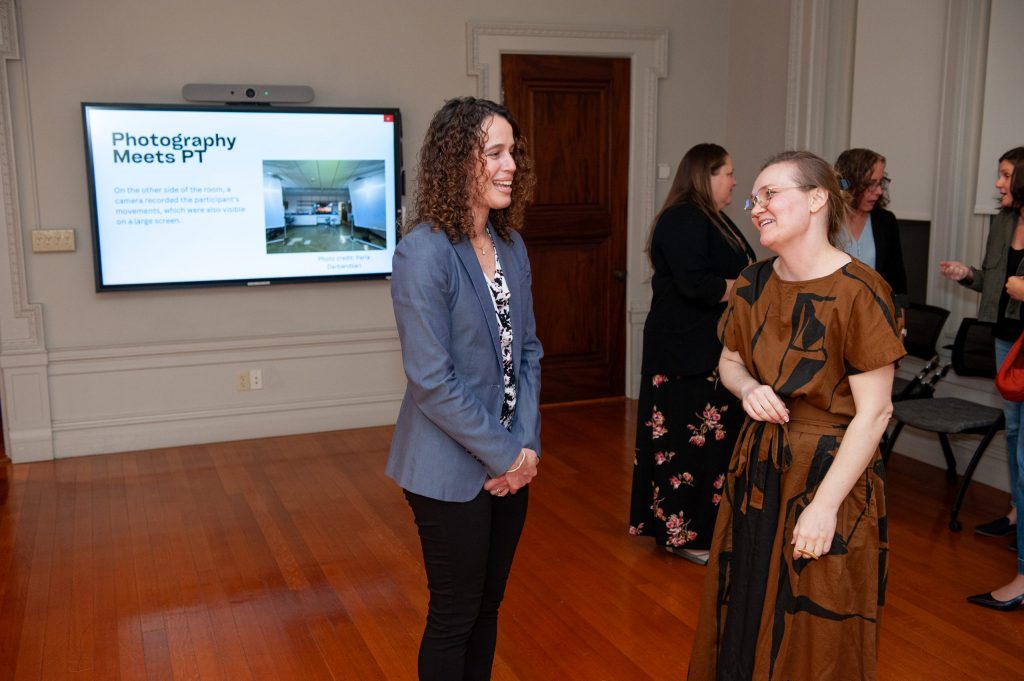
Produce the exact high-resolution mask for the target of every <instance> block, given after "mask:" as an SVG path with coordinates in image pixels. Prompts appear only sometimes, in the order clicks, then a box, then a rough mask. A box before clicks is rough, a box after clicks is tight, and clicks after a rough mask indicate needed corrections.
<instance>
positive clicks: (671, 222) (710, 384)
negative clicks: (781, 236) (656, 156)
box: [629, 144, 754, 564]
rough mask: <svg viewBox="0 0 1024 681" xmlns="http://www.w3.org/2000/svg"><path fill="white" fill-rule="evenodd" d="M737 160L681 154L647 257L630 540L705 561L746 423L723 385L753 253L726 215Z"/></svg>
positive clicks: (714, 150) (704, 151)
mask: <svg viewBox="0 0 1024 681" xmlns="http://www.w3.org/2000/svg"><path fill="white" fill-rule="evenodd" d="M735 186H736V180H735V179H734V178H733V168H732V159H731V158H730V157H729V154H728V152H726V150H725V149H723V148H722V147H720V146H718V145H717V144H698V145H697V146H695V147H693V148H692V149H690V150H689V151H687V152H686V155H685V156H683V160H682V161H681V162H680V164H679V169H678V171H677V172H676V176H675V179H674V180H673V182H672V187H671V189H669V194H668V198H667V199H666V200H665V204H664V206H663V207H662V209H661V212H660V213H659V214H658V216H657V218H656V219H655V221H654V225H653V226H652V229H651V235H650V237H649V239H648V246H647V253H648V255H649V256H650V259H651V266H652V267H653V269H654V274H653V276H652V277H651V287H652V289H653V298H652V300H651V309H650V312H649V313H648V314H647V322H646V324H645V325H644V347H643V366H642V368H641V374H642V380H641V386H640V400H639V404H638V413H637V432H636V460H635V462H634V463H635V466H634V469H633V494H632V501H631V503H630V528H629V529H630V533H631V534H638V535H649V536H653V537H654V539H655V541H656V542H657V544H658V545H661V546H665V548H666V549H668V550H669V551H671V552H672V553H675V554H677V555H680V556H682V557H684V558H687V559H689V560H691V561H693V562H696V563H699V564H704V563H706V562H707V554H708V549H709V548H710V546H711V534H712V530H713V529H714V526H715V517H716V515H717V512H718V503H719V501H720V499H721V494H722V483H723V481H724V479H725V469H726V466H727V464H728V462H729V456H730V455H731V453H732V449H733V445H734V444H735V442H736V431H737V429H738V427H739V425H740V423H742V421H743V410H742V409H740V408H739V407H738V404H737V401H736V399H735V398H734V397H733V396H732V395H731V394H730V393H729V391H728V390H726V389H725V388H724V387H722V386H721V385H720V384H719V382H718V374H717V365H718V357H719V355H720V354H721V352H722V344H721V342H720V341H719V340H718V336H717V331H716V329H717V325H718V318H719V317H720V316H721V314H722V310H724V309H725V300H726V299H727V298H728V296H729V290H730V288H731V287H732V283H733V281H734V280H735V279H736V276H737V275H738V274H739V273H740V271H741V270H742V269H743V268H744V267H746V266H747V265H749V264H750V263H751V262H753V261H754V252H753V250H751V248H750V245H749V244H748V243H747V241H746V239H745V238H744V237H743V234H742V233H741V232H740V231H739V229H738V228H737V227H736V225H735V224H734V223H733V222H732V220H730V219H729V217H728V216H727V215H725V213H723V212H722V209H724V208H725V207H726V206H727V205H729V203H730V202H731V201H732V190H733V187H735Z"/></svg>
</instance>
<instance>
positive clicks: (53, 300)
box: [0, 0, 786, 460]
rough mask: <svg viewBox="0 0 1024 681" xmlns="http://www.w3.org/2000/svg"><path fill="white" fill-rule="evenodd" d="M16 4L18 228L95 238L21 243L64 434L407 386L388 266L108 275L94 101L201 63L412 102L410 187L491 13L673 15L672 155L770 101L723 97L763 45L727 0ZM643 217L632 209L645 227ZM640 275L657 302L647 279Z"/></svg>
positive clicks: (136, 442) (606, 17)
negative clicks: (99, 230) (88, 169)
mask: <svg viewBox="0 0 1024 681" xmlns="http://www.w3.org/2000/svg"><path fill="white" fill-rule="evenodd" d="M5 3H6V4H9V3H10V0H0V4H5ZM739 4H741V5H746V4H749V3H747V2H742V3H739ZM17 9H18V11H19V12H20V17H21V26H20V30H21V32H20V54H19V55H17V57H16V58H15V59H14V60H12V61H10V62H8V67H7V73H8V74H9V80H8V81H7V84H8V86H9V90H10V101H11V124H12V128H13V129H12V138H13V145H14V150H15V152H16V155H15V164H16V175H17V177H16V180H17V184H16V192H17V196H16V199H17V200H16V203H17V207H18V208H20V218H21V222H20V226H19V227H18V228H19V229H20V234H21V238H22V243H28V242H29V238H28V236H29V232H30V230H32V229H36V228H43V227H71V228H74V229H75V230H76V235H77V238H78V249H77V251H76V252H74V253H58V254H33V253H31V252H29V251H28V250H27V249H25V248H22V250H23V253H22V255H23V257H24V277H25V282H26V291H25V295H26V297H27V300H28V301H29V302H30V303H37V304H39V305H40V306H41V310H42V311H41V319H42V320H43V322H44V324H43V326H45V348H44V352H43V353H42V358H41V359H40V358H35V359H33V360H32V361H33V362H34V363H35V365H44V366H43V370H44V372H45V377H46V386H45V387H46V388H47V389H48V392H49V395H48V399H47V400H44V401H45V402H48V404H44V405H41V406H39V407H38V408H36V411H37V412H39V413H40V414H41V413H42V412H43V411H44V407H48V408H49V409H50V410H51V411H52V439H53V454H55V455H56V456H75V455H80V454H91V453H98V452H109V451H117V450H124V449H141V448H147V447H154V446H164V445H174V444H186V443H193V442H203V441H211V440H218V439H235V438H246V437H253V436H264V435H274V434H285V433H292V432H303V431H311V430H323V429H331V428H340V427H349V426H359V425H373V424H381V423H389V422H391V421H393V419H394V416H395V414H396V413H397V405H398V401H399V400H400V397H401V393H402V390H403V389H404V378H403V376H402V371H401V365H400V358H399V353H398V343H397V334H396V333H395V329H394V320H393V316H392V312H391V305H390V298H389V295H388V284H387V282H383V281H377V282H351V283H333V284H322V285H312V284H299V285H288V286H279V287H271V288H261V289H256V290H250V289H241V288H206V289H189V290H168V291H149V292H118V293H104V294H97V293H95V292H94V290H93V272H92V253H91V243H90V235H89V214H88V202H87V197H86V189H87V187H86V178H85V169H84V162H83V147H82V126H81V120H80V112H79V103H80V102H82V101H98V102H104V101H106V102H178V101H181V100H180V91H181V86H182V85H184V84H185V83H190V82H260V83H279V84H306V85H310V86H312V87H313V88H314V90H315V91H316V93H317V96H316V100H315V102H314V104H316V105H324V106H396V107H399V108H401V110H402V113H403V122H404V132H405V139H404V157H405V164H406V169H407V173H408V176H409V180H410V182H409V190H410V192H411V191H412V189H413V188H414V182H413V180H414V173H413V171H414V168H413V159H414V157H415V153H416V150H417V147H418V143H419V140H420V139H422V136H423V133H424V131H425V128H426V125H427V122H428V120H429V117H430V115H431V114H432V113H433V111H434V110H436V108H437V107H438V106H439V105H440V103H441V102H442V101H443V100H444V99H445V98H447V97H451V96H457V95H464V94H473V93H475V92H476V80H475V78H473V77H471V76H470V75H468V74H467V37H466V32H467V30H466V25H467V21H470V20H487V21H491V22H493V21H507V22H515V23H520V22H529V23H533V24H537V23H545V24H553V25H560V26H573V27H581V26H582V27H587V26H592V27H615V28H616V29H617V30H620V31H628V30H629V29H630V27H635V28H637V29H649V28H655V29H667V30H668V33H669V36H670V37H669V50H668V65H667V76H666V77H665V78H664V79H662V80H660V81H659V86H658V89H657V108H656V109H655V111H656V115H657V119H658V120H657V125H656V126H655V127H654V128H653V130H654V131H655V134H656V139H655V148H656V150H657V157H658V159H657V160H658V161H664V162H667V163H671V164H672V165H673V166H674V164H675V163H676V162H677V161H678V159H679V157H680V156H681V155H682V153H683V151H685V149H686V148H688V147H689V146H691V145H692V144H694V143H696V142H700V141H704V140H722V139H725V138H726V127H727V122H728V124H729V125H733V124H735V125H736V126H738V127H741V128H744V129H745V128H747V127H749V123H750V122H751V121H753V120H755V118H756V116H755V113H756V112H754V111H751V112H750V114H749V115H747V114H746V113H744V112H743V111H740V112H738V113H736V114H729V113H728V111H727V109H728V108H729V102H730V101H731V100H730V95H729V87H730V78H731V71H730V66H729V61H730V54H731V53H732V52H733V51H739V52H744V51H750V50H754V49H757V48H756V47H752V46H749V45H744V44H735V43H730V30H731V28H732V26H733V23H734V21H733V20H732V18H731V15H730V11H729V6H728V5H725V4H723V3H720V2H717V1H716V0H686V1H685V2H679V1H676V0H649V1H646V2H644V3H642V4H640V5H638V4H637V3H635V2H631V1H630V0H613V1H610V2H605V3H598V4H594V3H591V2H587V1H586V0H569V1H567V2H562V3H550V2H546V1H545V0H525V1H524V2H520V3H517V4H516V5H514V6H511V5H508V4H507V3H500V2H496V1H495V0H475V1H473V2H469V1H468V0H453V1H451V2H446V3H440V4H438V3H433V4H429V5H423V4H413V3H406V2H398V1H395V0H381V1H379V2H375V3H347V2H327V1H326V0H297V1H296V2H292V3H277V2H266V1H265V0H260V1H257V2H242V1H241V0H203V1H202V2H200V1H198V0H182V1H181V2H177V3H151V2H146V3H139V2H134V1H133V0H96V1H94V2H89V3H69V2H66V1H64V0H32V1H31V2H26V3H24V4H22V5H18V6H17ZM781 14H782V15H785V12H782V13H781ZM399 17H400V20H396V18H399ZM779 21H781V23H782V25H785V22H786V19H785V17H783V18H782V19H780V20H779ZM762 42H767V41H766V40H764V39H762ZM773 49H774V53H775V54H776V55H778V54H784V52H785V45H784V44H778V45H775V47H774V48H773ZM771 51H772V49H769V52H771ZM755 59H756V58H755V57H750V58H748V61H754V60H755ZM772 124H773V125H774V124H775V123H774V122H773V123H772ZM762 141H763V140H762ZM733 152H734V154H736V156H737V158H743V159H747V158H750V156H751V155H750V154H746V153H744V151H743V150H742V149H739V148H738V149H735V150H733ZM634 170H635V169H634ZM750 179H752V178H750ZM664 189H665V187H662V186H659V187H658V188H657V192H656V193H657V194H658V196H657V200H658V201H660V200H661V199H662V197H663V196H664ZM410 198H411V197H408V196H407V197H406V201H407V202H408V201H409V200H410ZM631 198H633V199H634V200H635V197H631ZM12 203H13V202H12ZM646 227H647V225H635V224H634V225H630V229H631V230H632V231H633V234H632V235H631V244H632V243H634V242H636V241H637V240H639V239H640V236H638V235H639V233H642V232H643V233H645V232H646ZM631 276H639V274H638V273H635V272H634V273H631ZM633 290H634V294H633V298H632V299H631V304H634V303H635V304H638V305H640V306H641V307H642V306H643V305H645V304H646V297H647V296H649V293H648V292H647V291H646V289H645V287H643V286H634V287H633ZM551 293H552V294H555V295H557V292H551ZM10 362H11V360H10V359H8V360H7V363H8V364H10ZM249 368H261V369H262V370H263V376H264V384H265V388H264V389H263V390H261V391H250V392H239V391H237V390H236V387H235V386H236V380H235V379H236V376H237V374H238V373H239V372H241V371H244V370H247V369H249ZM8 393H9V394H7V395H5V400H6V401H9V402H11V403H10V404H6V405H5V408H6V410H7V411H8V412H9V413H13V410H15V409H16V408H17V406H18V405H17V404H15V403H17V402H19V401H20V402H21V403H22V404H23V405H27V402H26V401H25V400H27V397H22V396H28V395H29V391H25V390H22V391H21V393H20V395H21V396H19V394H18V392H17V391H12V390H10V389H9V390H8ZM44 416H45V415H44ZM43 420H45V418H44V419H43ZM42 430H44V429H37V430H34V431H33V433H36V432H42ZM35 451H36V452H37V453H38V452H40V451H42V449H39V450H35ZM11 453H12V454H13V455H14V457H15V460H19V452H18V450H17V448H15V451H14V452H11ZM35 457H36V454H31V455H30V457H29V458H35Z"/></svg>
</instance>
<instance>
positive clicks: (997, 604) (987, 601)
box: [967, 591, 1024, 612]
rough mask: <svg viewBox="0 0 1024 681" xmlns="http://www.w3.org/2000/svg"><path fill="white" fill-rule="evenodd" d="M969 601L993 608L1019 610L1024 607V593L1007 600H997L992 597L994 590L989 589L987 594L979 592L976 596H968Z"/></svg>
mask: <svg viewBox="0 0 1024 681" xmlns="http://www.w3.org/2000/svg"><path fill="white" fill-rule="evenodd" d="M967 602H968V603H974V604H975V605H980V606H981V607H983V608H992V609H993V610H1002V611H1004V612H1009V611H1011V610H1019V609H1020V608H1022V607H1024V594H1021V595H1019V596H1014V597H1013V598H1011V599H1009V600H1007V601H997V600H996V599H995V598H993V597H992V592H991V591H989V592H988V593H987V594H977V595H976V596H968V597H967Z"/></svg>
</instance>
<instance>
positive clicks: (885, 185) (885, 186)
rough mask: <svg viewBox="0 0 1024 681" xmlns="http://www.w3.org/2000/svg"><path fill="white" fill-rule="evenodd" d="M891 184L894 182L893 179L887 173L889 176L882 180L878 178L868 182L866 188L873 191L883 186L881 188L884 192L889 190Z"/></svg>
mask: <svg viewBox="0 0 1024 681" xmlns="http://www.w3.org/2000/svg"><path fill="white" fill-rule="evenodd" d="M890 184H892V180H891V179H890V178H889V176H888V175H887V176H885V177H883V178H882V179H881V180H876V181H874V182H868V183H867V184H866V185H864V189H866V190H867V191H869V192H873V191H875V190H876V189H879V188H881V190H882V191H883V192H885V191H889V185H890Z"/></svg>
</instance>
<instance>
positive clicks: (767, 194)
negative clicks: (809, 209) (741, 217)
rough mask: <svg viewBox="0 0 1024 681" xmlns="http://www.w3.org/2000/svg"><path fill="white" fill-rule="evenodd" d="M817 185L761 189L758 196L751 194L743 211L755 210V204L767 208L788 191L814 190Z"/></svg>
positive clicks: (744, 204)
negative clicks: (782, 193) (777, 196)
mask: <svg viewBox="0 0 1024 681" xmlns="http://www.w3.org/2000/svg"><path fill="white" fill-rule="evenodd" d="M815 186H816V185H813V184H801V185H797V186H795V187H769V188H764V189H759V190H758V191H757V193H756V194H751V195H750V198H749V199H747V200H746V201H745V202H744V203H743V210H748V211H749V210H754V204H757V205H758V206H761V208H767V207H768V202H769V201H771V200H772V199H773V198H774V197H775V195H776V194H778V193H779V192H784V191H786V190H788V189H804V190H807V189H814V187H815Z"/></svg>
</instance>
